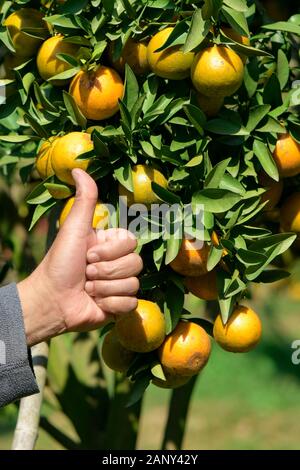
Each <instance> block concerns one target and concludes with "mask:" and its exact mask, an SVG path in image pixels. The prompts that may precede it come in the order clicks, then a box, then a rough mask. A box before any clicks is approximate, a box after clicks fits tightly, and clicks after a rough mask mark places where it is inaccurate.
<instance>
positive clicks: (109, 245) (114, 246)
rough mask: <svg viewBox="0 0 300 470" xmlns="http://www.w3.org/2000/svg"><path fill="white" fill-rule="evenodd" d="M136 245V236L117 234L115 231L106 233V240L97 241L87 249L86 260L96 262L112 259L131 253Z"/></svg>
mask: <svg viewBox="0 0 300 470" xmlns="http://www.w3.org/2000/svg"><path fill="white" fill-rule="evenodd" d="M136 246H137V241H136V238H134V237H132V236H127V237H125V236H121V237H120V236H118V234H117V233H116V234H115V236H113V234H112V233H110V234H107V236H106V240H105V241H103V239H102V240H101V241H99V242H98V244H96V245H94V246H93V247H92V248H90V249H89V251H88V253H87V260H88V262H89V263H97V262H99V261H113V260H116V259H118V258H122V257H123V256H126V255H128V254H130V253H132V252H133V251H134V250H135V249H136Z"/></svg>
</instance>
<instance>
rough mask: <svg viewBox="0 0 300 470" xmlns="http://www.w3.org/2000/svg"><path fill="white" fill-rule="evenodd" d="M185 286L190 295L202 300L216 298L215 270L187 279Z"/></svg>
mask: <svg viewBox="0 0 300 470" xmlns="http://www.w3.org/2000/svg"><path fill="white" fill-rule="evenodd" d="M185 286H186V288H187V289H188V290H189V292H191V293H192V294H194V295H196V297H199V299H203V300H216V299H217V298H218V287H217V272H216V270H215V269H213V270H212V271H209V272H208V273H206V274H203V275H202V276H198V277H187V278H186V279H185Z"/></svg>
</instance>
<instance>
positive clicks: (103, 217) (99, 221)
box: [58, 197, 109, 230]
mask: <svg viewBox="0 0 300 470" xmlns="http://www.w3.org/2000/svg"><path fill="white" fill-rule="evenodd" d="M74 201H75V197H71V198H70V199H68V201H67V202H66V204H65V206H64V208H63V210H62V211H61V214H60V216H59V221H58V223H59V227H61V226H62V225H63V223H64V222H65V220H66V218H67V217H68V215H69V213H70V210H71V209H72V207H73V204H74ZM108 222H109V211H108V209H107V207H106V205H105V204H102V203H101V202H98V203H97V205H96V207H95V212H94V217H93V228H94V229H98V230H100V229H102V230H105V229H107V228H108Z"/></svg>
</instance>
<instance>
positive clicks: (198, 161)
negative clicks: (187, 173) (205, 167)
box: [185, 155, 203, 168]
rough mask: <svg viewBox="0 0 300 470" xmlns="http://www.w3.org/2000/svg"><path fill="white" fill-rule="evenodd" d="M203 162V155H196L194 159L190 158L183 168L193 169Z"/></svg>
mask: <svg viewBox="0 0 300 470" xmlns="http://www.w3.org/2000/svg"><path fill="white" fill-rule="evenodd" d="M202 162H203V155H197V156H196V157H194V158H192V159H191V160H190V161H189V162H188V163H187V164H186V165H185V166H186V167H187V168H194V167H195V166H199V165H201V163H202Z"/></svg>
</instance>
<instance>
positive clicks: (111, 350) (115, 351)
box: [101, 328, 134, 372]
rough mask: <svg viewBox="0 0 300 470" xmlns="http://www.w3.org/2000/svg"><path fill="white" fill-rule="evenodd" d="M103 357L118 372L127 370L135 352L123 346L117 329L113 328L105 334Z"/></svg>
mask: <svg viewBox="0 0 300 470" xmlns="http://www.w3.org/2000/svg"><path fill="white" fill-rule="evenodd" d="M101 352H102V359H103V361H104V362H105V364H106V365H107V366H108V367H109V368H110V369H112V370H115V371H117V372H126V371H127V370H128V368H129V366H130V364H131V362H132V360H133V358H134V353H133V352H132V351H128V349H125V348H123V346H122V344H121V343H120V341H119V340H118V336H117V333H116V329H115V328H112V329H111V330H110V331H109V332H108V333H107V334H106V336H105V338H104V341H103V345H102V351H101Z"/></svg>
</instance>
